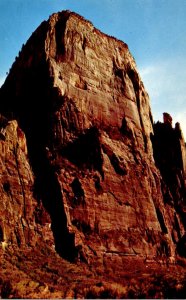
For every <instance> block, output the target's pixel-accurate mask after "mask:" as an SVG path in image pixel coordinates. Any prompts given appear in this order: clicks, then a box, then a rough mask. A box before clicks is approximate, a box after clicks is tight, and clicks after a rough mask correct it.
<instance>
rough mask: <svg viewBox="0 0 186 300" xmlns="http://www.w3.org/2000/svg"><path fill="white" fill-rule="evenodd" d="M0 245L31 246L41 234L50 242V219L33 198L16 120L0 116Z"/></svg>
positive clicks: (23, 145) (29, 175)
mask: <svg viewBox="0 0 186 300" xmlns="http://www.w3.org/2000/svg"><path fill="white" fill-rule="evenodd" d="M0 166H1V167H0V169H1V173H0V180H1V185H0V199H1V206H0V212H1V220H0V242H1V243H2V248H3V249H5V248H6V247H13V248H14V247H15V248H16V247H17V248H25V247H27V246H31V247H34V246H35V245H36V243H37V242H39V240H41V237H42V234H43V233H44V232H45V239H46V240H47V238H48V239H49V240H50V244H51V233H50V230H49V229H48V227H49V224H50V219H49V217H47V214H46V212H45V210H44V209H43V206H42V203H40V204H39V203H38V202H37V201H36V200H35V199H34V197H33V186H34V176H33V172H32V170H31V168H30V165H29V161H28V157H27V145H26V138H25V135H24V133H23V131H22V130H21V129H20V128H19V127H18V124H17V121H16V120H13V121H8V120H7V119H6V118H4V117H3V116H2V115H0Z"/></svg>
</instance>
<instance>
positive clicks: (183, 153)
mask: <svg viewBox="0 0 186 300" xmlns="http://www.w3.org/2000/svg"><path fill="white" fill-rule="evenodd" d="M163 115H164V123H161V122H157V123H155V124H154V136H153V137H152V142H153V149H154V158H155V162H156V165H157V167H158V168H159V170H160V172H161V176H162V179H161V182H162V183H161V185H162V193H163V199H164V203H165V207H166V209H167V212H168V213H169V214H170V209H171V210H172V213H171V215H172V224H173V227H172V229H171V230H172V238H173V241H174V242H175V244H177V251H178V253H179V254H181V255H185V250H184V248H185V247H184V245H182V241H183V243H184V239H185V237H184V233H185V228H186V223H185V217H186V215H185V213H186V207H185V197H186V186H185V171H186V169H185V164H186V147H185V141H184V138H183V135H182V131H181V128H180V124H179V123H176V124H175V128H174V127H172V117H171V116H170V115H169V114H167V113H164V114H163Z"/></svg>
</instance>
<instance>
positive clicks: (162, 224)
mask: <svg viewBox="0 0 186 300" xmlns="http://www.w3.org/2000/svg"><path fill="white" fill-rule="evenodd" d="M156 214H157V217H158V221H159V223H160V227H161V230H162V232H163V233H168V230H167V227H166V225H165V221H164V218H163V214H162V213H161V211H160V209H159V208H158V207H156Z"/></svg>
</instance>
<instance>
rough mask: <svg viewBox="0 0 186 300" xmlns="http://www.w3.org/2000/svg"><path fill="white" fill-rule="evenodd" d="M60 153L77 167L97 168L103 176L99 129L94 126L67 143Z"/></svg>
mask: <svg viewBox="0 0 186 300" xmlns="http://www.w3.org/2000/svg"><path fill="white" fill-rule="evenodd" d="M61 154H62V156H64V157H66V158H67V159H68V160H69V161H71V162H72V163H73V164H75V165H77V166H78V167H79V168H85V169H89V170H97V171H98V172H99V173H100V175H101V176H102V178H103V177H104V173H103V169H102V165H103V157H102V153H101V144H100V141H99V131H98V129H97V128H96V127H92V128H90V129H88V130H87V132H86V133H84V134H82V135H80V136H79V138H78V139H77V140H75V141H74V142H72V143H69V144H68V145H67V146H66V147H65V148H63V149H62V151H61Z"/></svg>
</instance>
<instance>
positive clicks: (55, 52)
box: [0, 11, 185, 263]
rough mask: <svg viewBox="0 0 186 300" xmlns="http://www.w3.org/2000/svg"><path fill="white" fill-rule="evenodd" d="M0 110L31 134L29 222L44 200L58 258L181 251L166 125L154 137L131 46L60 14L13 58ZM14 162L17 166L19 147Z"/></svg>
mask: <svg viewBox="0 0 186 300" xmlns="http://www.w3.org/2000/svg"><path fill="white" fill-rule="evenodd" d="M0 112H1V113H2V114H4V115H5V116H6V117H7V118H8V119H9V120H12V121H10V122H9V124H14V125H15V124H16V125H15V126H17V123H16V121H13V120H14V119H15V120H17V121H18V123H19V126H20V128H21V129H22V130H23V131H24V133H25V135H26V139H27V145H28V158H29V163H30V165H28V159H26V158H24V159H21V158H20V166H22V169H21V172H22V173H23V175H22V177H21V178H24V181H25V185H26V186H27V189H26V192H24V194H23V192H22V196H21V197H22V198H24V197H23V195H25V194H26V196H25V197H28V198H29V201H28V202H29V205H31V209H30V210H29V212H28V216H29V214H31V213H32V211H35V210H37V206H38V205H41V203H42V208H41V211H44V210H46V211H47V212H48V214H49V216H50V220H51V230H52V232H53V236H54V244H55V248H56V251H57V252H58V253H59V254H60V255H61V256H63V257H64V258H67V259H69V260H74V259H80V260H82V261H85V262H90V261H91V260H95V259H96V260H98V258H101V259H102V261H104V262H105V263H107V262H108V261H114V259H115V258H116V257H117V259H119V260H120V261H121V262H122V259H123V257H126V256H131V257H133V256H135V257H140V256H143V257H144V256H148V257H151V258H152V257H153V258H155V257H162V256H166V257H170V256H174V255H175V249H176V247H177V243H178V242H179V240H180V239H181V237H182V236H183V232H184V227H185V224H184V221H183V218H182V216H181V214H180V212H179V211H178V210H177V209H175V203H176V201H179V200H178V199H177V194H174V193H173V192H172V196H171V201H167V200H166V199H167V198H166V194H167V193H169V191H170V189H171V187H170V185H171V183H170V182H168V179H166V178H165V176H164V174H163V169H164V167H163V165H162V161H161V158H160V159H159V158H158V154H157V153H158V149H160V151H162V149H163V148H161V146H160V147H159V144H160V143H159V141H160V140H159V135H158V130H159V129H158V126H156V127H155V135H154V130H153V119H152V114H151V110H150V105H149V97H148V94H147V92H146V91H145V88H144V85H143V83H142V81H141V78H140V75H139V73H138V71H137V69H136V64H135V61H134V59H133V57H132V56H131V54H130V52H129V49H128V46H127V45H126V44H125V43H123V42H121V41H118V40H117V39H115V38H113V37H110V36H107V35H105V34H103V33H102V32H100V31H99V30H97V29H95V28H94V26H93V25H92V24H91V23H90V22H88V21H86V20H84V19H83V18H82V17H80V16H79V15H77V14H75V13H71V12H69V11H64V12H61V13H57V14H53V15H52V16H51V17H50V18H49V20H48V21H45V22H43V23H42V24H41V25H40V26H39V28H38V29H37V30H36V31H35V32H34V33H33V34H32V36H31V37H30V39H29V40H28V42H27V43H26V45H24V46H23V48H22V51H21V52H20V54H19V57H18V58H17V59H16V61H15V62H14V64H13V66H12V68H11V70H10V73H9V75H8V77H7V79H6V81H5V83H4V85H3V87H2V88H1V90H0ZM8 126H10V125H8ZM12 126H13V125H12ZM17 128H19V127H17ZM7 130H8V129H7ZM16 130H17V129H16ZM175 130H176V129H175ZM21 132H22V131H21ZM153 139H154V140H153ZM152 140H153V145H154V149H155V150H153V145H152ZM19 141H20V139H19V138H18V143H19ZM3 143H6V141H3ZM25 143H26V142H25V140H24V143H23V144H24V147H25V149H26V144H25ZM180 145H181V144H180ZM182 146H183V147H184V145H183V143H182ZM21 147H23V145H22V144H21V146H19V148H20V150H19V151H20V153H21V155H22V156H24V157H25V154H24V151H23V150H21ZM165 152H166V150H165ZM154 158H155V160H154ZM182 159H183V158H182ZM13 161H14V168H17V167H16V159H15V158H14V152H13V150H12V152H11V159H10V163H11V164H12V162H13ZM155 161H156V164H155ZM25 164H26V166H27V167H25ZM183 165H185V160H184V159H183ZM183 165H182V166H181V165H180V172H181V173H180V174H181V175H180V176H182V177H181V178H183V175H184V172H185V167H184V166H183ZM30 166H31V167H30ZM3 168H5V162H3V167H2V169H3ZM28 170H29V171H28ZM31 170H33V173H32V172H31ZM16 172H18V171H16ZM160 172H161V173H160ZM172 172H174V171H173V168H172ZM33 174H34V175H33ZM176 174H177V173H176ZM176 174H175V176H177V175H176ZM9 176H10V175H9ZM16 176H17V177H16V178H19V174H18V173H17V175H16ZM27 177H29V179H26V178H27ZM30 178H31V179H30ZM162 178H163V181H162ZM15 180H18V179H15ZM178 180H179V179H178ZM22 181H23V179H22ZM9 182H10V187H9V189H11V190H12V191H13V192H12V196H11V197H12V198H11V199H10V195H8V193H9V192H8V191H6V189H4V190H3V187H2V191H3V193H4V194H3V197H4V198H3V199H5V198H6V200H4V201H7V203H8V202H9V203H11V201H13V200H12V199H14V197H15V194H16V192H17V188H16V184H15V185H14V180H9ZM19 182H20V184H21V180H20V179H19ZM162 182H163V183H162ZM177 182H178V181H177ZM2 184H4V181H2ZM175 184H176V183H175ZM180 184H181V185H182V184H183V186H184V188H185V185H184V182H182V183H180ZM11 186H12V188H11ZM29 186H30V187H31V188H29ZM183 186H182V187H183ZM20 189H21V187H20ZM28 190H29V192H28V194H27V191H28ZM31 191H32V192H31ZM180 193H181V195H182V191H181V190H180ZM183 195H184V194H183ZM180 197H182V196H180ZM183 197H184V196H183ZM33 199H36V200H37V201H36V200H33ZM24 201H25V200H23V201H22V202H21V204H20V205H19V208H16V206H15V213H16V215H17V216H16V218H17V220H20V221H21V218H23V216H24V214H26V216H25V219H28V217H27V208H26V206H25V205H24ZM32 201H34V204H32ZM184 201H185V198H183V202H184ZM172 202H173V203H174V204H173V205H172ZM3 203H4V202H3ZM8 205H10V204H8ZM20 209H21V215H20V214H19V213H18V211H19V210H20ZM5 214H6V213H5ZM47 218H49V217H47ZM16 222H17V221H16ZM46 223H47V222H46ZM11 227H12V224H10V228H11ZM33 228H35V225H33ZM7 238H8V239H9V240H11V239H10V235H7Z"/></svg>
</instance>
